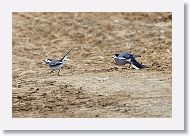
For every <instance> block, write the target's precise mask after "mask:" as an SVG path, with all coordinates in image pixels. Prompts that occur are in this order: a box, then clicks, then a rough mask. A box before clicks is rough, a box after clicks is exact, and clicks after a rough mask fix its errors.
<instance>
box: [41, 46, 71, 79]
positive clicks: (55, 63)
mask: <svg viewBox="0 0 190 136" xmlns="http://www.w3.org/2000/svg"><path fill="white" fill-rule="evenodd" d="M72 50H73V48H72V49H70V50H69V51H68V52H67V53H66V54H65V55H64V56H63V57H62V58H61V59H46V60H44V61H45V63H46V64H47V65H48V67H49V69H51V72H50V73H52V72H53V71H55V70H58V73H57V75H59V72H60V69H61V68H62V67H63V65H64V64H65V63H66V62H67V61H68V60H69V59H68V58H67V55H68V54H69V53H70V52H71V51H72ZM59 76H60V75H59Z"/></svg>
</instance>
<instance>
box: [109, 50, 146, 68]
mask: <svg viewBox="0 0 190 136" xmlns="http://www.w3.org/2000/svg"><path fill="white" fill-rule="evenodd" d="M137 57H141V56H140V55H133V54H130V53H128V52H127V51H125V52H122V53H120V54H115V55H114V56H113V57H112V58H114V60H115V62H116V64H117V65H125V64H130V65H131V66H132V67H133V68H135V69H141V68H144V67H147V66H145V65H143V64H140V63H138V62H137V61H136V59H135V58H137Z"/></svg>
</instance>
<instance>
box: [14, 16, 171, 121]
mask: <svg viewBox="0 0 190 136" xmlns="http://www.w3.org/2000/svg"><path fill="white" fill-rule="evenodd" d="M171 20H172V16H171V13H13V47H12V48H13V52H12V53H13V54H12V57H13V75H12V77H13V83H12V87H13V96H12V104H13V107H12V116H13V117H16V118H17V117H19V118H20V117H37V118H38V117H40V118H42V117H43V118H47V117H64V118H69V117H71V118H78V117H79V118H80V117H84V118H97V117H99V118H102V117H105V118H108V117H114V118H115V117H116V118H119V117H122V118H123V117H129V118H131V117H135V118H141V117H146V118H149V117H153V118H157V117H159V118H160V117H172V71H171V69H172V54H171V52H172V21H171ZM71 48H74V49H73V51H72V52H71V53H70V54H69V58H70V59H71V60H70V61H68V63H67V64H66V65H65V66H64V67H63V68H62V69H61V72H60V76H58V75H57V73H56V72H55V73H52V74H50V70H49V69H48V68H47V66H46V65H45V64H44V63H43V60H44V59H47V58H60V57H62V56H63V55H64V53H65V52H67V51H68V50H70V49H71ZM122 51H129V52H130V53H134V54H137V55H141V56H142V57H141V58H138V61H139V62H142V63H143V64H145V65H147V66H148V67H149V68H145V69H141V70H135V69H132V68H130V67H129V66H127V65H126V66H117V65H116V64H115V63H114V61H113V60H112V58H111V57H112V56H113V55H114V54H115V53H120V52H122Z"/></svg>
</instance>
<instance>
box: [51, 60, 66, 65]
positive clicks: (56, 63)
mask: <svg viewBox="0 0 190 136" xmlns="http://www.w3.org/2000/svg"><path fill="white" fill-rule="evenodd" d="M61 64H63V62H62V61H59V60H52V61H51V63H50V64H49V65H50V66H58V65H61Z"/></svg>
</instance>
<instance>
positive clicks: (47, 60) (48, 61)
mask: <svg viewBox="0 0 190 136" xmlns="http://www.w3.org/2000/svg"><path fill="white" fill-rule="evenodd" d="M44 61H45V62H46V64H49V63H50V62H51V61H52V59H46V60H44Z"/></svg>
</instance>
